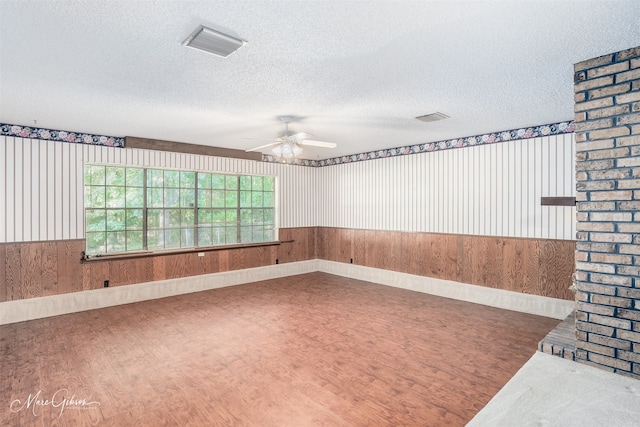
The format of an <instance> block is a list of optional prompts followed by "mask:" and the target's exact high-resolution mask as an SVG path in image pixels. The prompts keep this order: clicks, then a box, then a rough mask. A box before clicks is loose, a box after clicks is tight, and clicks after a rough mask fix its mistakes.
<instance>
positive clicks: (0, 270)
mask: <svg viewBox="0 0 640 427" xmlns="http://www.w3.org/2000/svg"><path fill="white" fill-rule="evenodd" d="M0 150H2V149H1V148H0ZM0 227H2V224H0ZM6 259H7V245H4V244H0V302H3V301H7V275H6V265H7V263H6Z"/></svg>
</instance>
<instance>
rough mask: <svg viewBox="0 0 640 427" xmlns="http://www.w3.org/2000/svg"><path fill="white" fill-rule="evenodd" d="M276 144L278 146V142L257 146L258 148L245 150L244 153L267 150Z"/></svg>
mask: <svg viewBox="0 0 640 427" xmlns="http://www.w3.org/2000/svg"><path fill="white" fill-rule="evenodd" d="M278 144H280V141H276V142H272V143H270V144H265V145H261V146H259V147H255V148H251V149H249V150H245V151H246V152H249V151H257V150H260V149H261V148H267V147H271V146H272V145H278Z"/></svg>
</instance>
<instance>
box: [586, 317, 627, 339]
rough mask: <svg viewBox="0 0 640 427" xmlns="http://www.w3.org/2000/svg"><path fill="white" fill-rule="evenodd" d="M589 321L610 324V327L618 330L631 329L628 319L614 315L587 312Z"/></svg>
mask: <svg viewBox="0 0 640 427" xmlns="http://www.w3.org/2000/svg"><path fill="white" fill-rule="evenodd" d="M589 322H591V323H597V324H598V325H605V326H611V327H612V328H616V329H618V330H621V329H626V330H630V329H631V321H630V320H628V319H618V318H615V317H608V316H602V315H599V314H595V313H591V314H589ZM618 334H619V332H618Z"/></svg>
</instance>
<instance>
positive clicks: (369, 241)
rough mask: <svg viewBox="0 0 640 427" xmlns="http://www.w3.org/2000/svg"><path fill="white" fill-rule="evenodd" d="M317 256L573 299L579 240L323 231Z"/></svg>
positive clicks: (338, 229)
mask: <svg viewBox="0 0 640 427" xmlns="http://www.w3.org/2000/svg"><path fill="white" fill-rule="evenodd" d="M316 242H317V248H316V252H317V257H318V258H320V259H326V260H330V261H338V262H343V263H350V262H352V263H353V264H357V265H363V266H367V267H374V268H381V269H385V270H393V271H399V272H403V273H409V274H416V275H420V276H427V277H434V278H438V279H444V280H452V281H457V282H462V283H470V284H473V285H480V286H486V287H491V288H497V289H505V290H509V291H516V292H521V293H526V294H533V295H541V296H546V297H552V298H561V299H566V300H573V299H574V296H573V293H572V292H571V291H570V290H569V286H570V285H571V275H572V274H573V272H574V268H575V249H576V243H575V241H573V240H551V239H530V238H513V237H493V236H471V235H461V234H435V233H409V232H400V231H379V230H360V229H347V228H331V227H319V228H318V231H317V241H316Z"/></svg>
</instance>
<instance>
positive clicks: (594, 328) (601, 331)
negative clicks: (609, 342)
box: [576, 322, 615, 337]
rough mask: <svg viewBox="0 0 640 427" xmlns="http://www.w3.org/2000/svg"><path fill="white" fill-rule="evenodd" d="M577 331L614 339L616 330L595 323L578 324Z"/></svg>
mask: <svg viewBox="0 0 640 427" xmlns="http://www.w3.org/2000/svg"><path fill="white" fill-rule="evenodd" d="M576 329H578V330H579V331H585V332H589V333H590V334H592V333H593V334H598V335H603V336H606V337H612V336H613V332H614V331H615V329H613V328H611V327H609V326H602V325H596V324H594V323H587V322H576Z"/></svg>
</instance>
